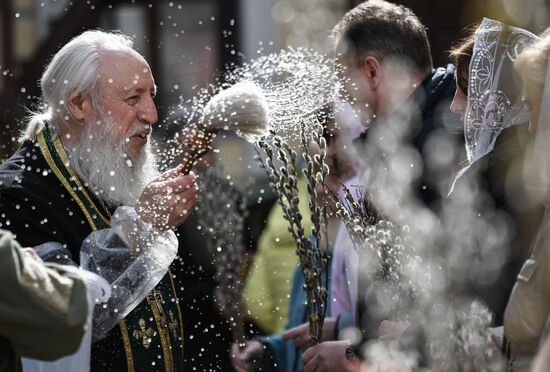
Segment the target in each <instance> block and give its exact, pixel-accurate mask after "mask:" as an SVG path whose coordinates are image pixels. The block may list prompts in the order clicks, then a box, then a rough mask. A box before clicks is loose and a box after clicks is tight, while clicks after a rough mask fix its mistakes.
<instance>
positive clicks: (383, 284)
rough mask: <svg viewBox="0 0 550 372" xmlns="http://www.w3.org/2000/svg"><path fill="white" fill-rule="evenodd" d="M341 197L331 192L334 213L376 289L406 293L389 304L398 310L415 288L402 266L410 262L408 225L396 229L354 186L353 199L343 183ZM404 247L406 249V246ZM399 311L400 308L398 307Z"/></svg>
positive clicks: (370, 200) (410, 251)
mask: <svg viewBox="0 0 550 372" xmlns="http://www.w3.org/2000/svg"><path fill="white" fill-rule="evenodd" d="M342 188H343V191H344V196H343V199H342V200H339V197H338V195H335V194H334V193H333V194H332V195H330V197H331V198H332V199H333V201H334V203H333V204H334V205H335V214H336V216H337V217H338V218H339V219H340V220H341V221H342V222H343V224H344V226H345V227H346V229H347V231H348V234H349V237H350V240H351V242H352V244H353V247H354V248H355V250H356V252H357V254H358V255H359V256H360V261H362V262H366V263H368V268H361V269H362V270H364V269H368V271H369V275H368V277H369V278H370V280H371V281H372V282H373V284H375V286H376V287H377V288H378V289H379V290H383V291H385V292H387V291H388V290H390V291H392V292H394V293H399V294H401V295H403V294H407V296H401V297H396V298H400V300H399V301H397V303H394V304H393V305H390V307H391V308H393V310H392V312H393V313H396V312H399V310H400V309H399V307H400V301H401V300H403V301H407V299H406V298H408V297H409V296H411V295H412V294H413V293H414V292H415V291H414V289H413V288H411V285H410V283H409V281H407V280H404V276H405V274H404V267H405V265H408V264H409V263H410V262H411V261H410V258H411V253H412V251H413V250H414V247H413V246H412V244H411V242H410V241H409V239H408V228H407V227H405V228H399V226H397V225H395V224H393V223H392V222H391V221H389V219H388V218H387V217H386V216H384V215H382V214H381V213H380V210H379V209H378V207H377V206H376V204H375V203H374V201H373V200H372V199H371V198H370V197H369V196H365V195H363V193H362V192H361V191H360V190H359V189H357V191H356V194H357V195H356V197H355V198H354V196H353V194H352V192H351V190H350V189H349V188H348V187H346V186H345V185H343V187H342ZM405 246H406V247H407V250H406V249H405ZM401 310H402V309H401Z"/></svg>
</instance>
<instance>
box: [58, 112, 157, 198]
mask: <svg viewBox="0 0 550 372" xmlns="http://www.w3.org/2000/svg"><path fill="white" fill-rule="evenodd" d="M99 111H102V110H99ZM100 116H101V117H103V120H102V121H101V123H100V124H99V125H86V129H85V131H84V133H83V134H82V137H81V140H80V142H79V143H78V144H77V145H76V147H75V148H73V149H70V150H69V151H68V153H69V159H70V162H71V166H72V168H73V169H74V170H75V172H76V173H77V174H78V176H79V177H80V179H81V180H82V181H83V182H84V186H86V187H87V188H88V189H89V190H91V191H92V192H93V193H94V194H95V195H96V197H97V198H98V199H100V200H101V201H102V202H104V203H106V204H107V205H109V206H113V207H116V206H121V205H126V206H135V205H136V203H137V201H138V199H139V197H140V195H141V193H142V192H143V190H144V189H145V186H146V185H147V184H148V183H149V182H151V181H152V180H153V179H154V178H156V177H157V176H158V174H159V171H158V168H157V164H156V161H155V157H154V154H153V152H152V151H151V145H150V143H149V142H147V144H146V145H145V146H144V148H143V150H142V152H141V153H140V154H139V156H137V157H136V159H131V158H130V156H129V155H128V153H127V151H126V141H125V138H126V136H125V137H124V138H113V133H114V132H115V131H114V130H113V128H115V124H114V123H113V122H112V120H111V118H110V117H109V116H108V115H101V114H100ZM129 135H131V134H129Z"/></svg>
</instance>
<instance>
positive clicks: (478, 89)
mask: <svg viewBox="0 0 550 372" xmlns="http://www.w3.org/2000/svg"><path fill="white" fill-rule="evenodd" d="M538 39H539V37H538V36H536V35H534V34H532V33H530V32H529V31H526V30H523V29H521V28H516V27H510V26H507V25H504V24H502V23H500V22H498V21H494V20H492V19H488V18H484V19H483V21H482V22H481V24H480V26H479V27H478V29H477V30H476V32H475V34H474V50H473V54H472V59H471V61H470V73H469V81H468V102H467V106H466V113H465V118H464V132H465V140H466V154H467V157H468V165H467V166H466V167H465V168H463V169H462V170H461V171H460V172H459V174H458V175H457V179H458V178H459V177H460V176H461V175H462V174H463V173H464V172H465V171H466V170H467V169H468V168H469V167H470V166H471V165H472V164H473V163H474V162H476V161H477V160H479V159H480V158H482V157H483V156H485V155H486V154H488V153H489V152H491V150H492V149H493V147H494V145H495V141H496V139H497V137H498V135H499V134H500V133H501V132H502V130H503V129H505V128H508V127H510V126H512V125H516V124H520V123H527V122H528V121H529V115H528V111H527V109H526V107H525V105H524V104H523V101H522V86H521V82H520V80H519V79H518V78H517V77H516V76H514V70H513V65H514V61H515V59H516V57H517V56H518V54H519V53H520V52H521V51H522V50H523V49H524V48H525V47H526V46H528V45H529V44H531V43H533V42H534V41H536V40H538ZM455 181H456V180H455Z"/></svg>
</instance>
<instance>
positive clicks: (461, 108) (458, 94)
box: [451, 85, 468, 122]
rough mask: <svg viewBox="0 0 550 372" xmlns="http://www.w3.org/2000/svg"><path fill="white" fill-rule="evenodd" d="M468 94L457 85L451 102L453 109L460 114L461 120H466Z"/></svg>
mask: <svg viewBox="0 0 550 372" xmlns="http://www.w3.org/2000/svg"><path fill="white" fill-rule="evenodd" d="M467 98H468V97H467V95H466V94H465V93H464V91H463V90H462V89H461V88H460V87H459V86H458V85H457V87H456V91H455V95H454V97H453V102H451V111H452V112H454V113H455V114H459V115H460V120H462V121H463V122H464V113H465V112H466V105H467V103H468V102H467Z"/></svg>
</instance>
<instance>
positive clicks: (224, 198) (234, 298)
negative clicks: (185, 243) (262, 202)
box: [198, 166, 246, 347]
mask: <svg viewBox="0 0 550 372" xmlns="http://www.w3.org/2000/svg"><path fill="white" fill-rule="evenodd" d="M199 182H200V184H201V186H200V187H201V190H202V191H201V193H200V195H199V203H198V204H199V208H198V211H199V223H200V225H201V226H202V228H204V229H205V231H206V232H207V236H208V242H209V246H210V248H211V252H213V254H214V257H215V258H214V265H215V267H216V279H217V281H218V284H219V288H220V294H221V296H222V297H223V301H224V305H225V307H224V310H225V311H226V312H227V315H228V316H229V321H230V328H231V331H232V333H233V339H234V341H235V342H237V343H238V344H239V346H241V347H243V346H244V342H245V337H244V327H243V313H242V291H243V285H244V283H243V277H242V271H243V262H244V219H245V217H246V206H245V204H244V198H242V196H241V194H240V192H239V191H238V190H237V189H236V188H235V187H234V186H233V185H232V182H229V181H227V180H226V179H225V177H224V176H223V172H222V169H221V167H220V166H210V167H209V168H207V170H206V171H205V172H204V173H203V174H202V177H199Z"/></svg>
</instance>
